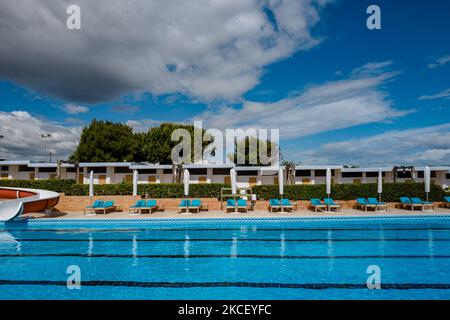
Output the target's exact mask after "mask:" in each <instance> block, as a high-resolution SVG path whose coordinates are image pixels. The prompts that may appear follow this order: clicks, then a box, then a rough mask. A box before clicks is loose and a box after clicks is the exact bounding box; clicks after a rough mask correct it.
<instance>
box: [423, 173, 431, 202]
mask: <svg viewBox="0 0 450 320" xmlns="http://www.w3.org/2000/svg"><path fill="white" fill-rule="evenodd" d="M423 177H424V182H425V193H426V194H427V202H428V193H429V192H430V186H431V171H430V167H429V166H426V167H425V171H424V173H423Z"/></svg>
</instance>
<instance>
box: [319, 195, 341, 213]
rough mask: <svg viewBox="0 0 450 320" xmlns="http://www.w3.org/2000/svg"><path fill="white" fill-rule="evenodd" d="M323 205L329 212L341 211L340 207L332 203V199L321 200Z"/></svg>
mask: <svg viewBox="0 0 450 320" xmlns="http://www.w3.org/2000/svg"><path fill="white" fill-rule="evenodd" d="M323 203H324V204H325V206H327V208H329V209H330V210H333V209H335V210H336V211H340V210H341V205H340V204H337V203H335V202H334V201H333V199H332V198H324V199H323Z"/></svg>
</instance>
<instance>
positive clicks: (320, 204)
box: [310, 199, 324, 206]
mask: <svg viewBox="0 0 450 320" xmlns="http://www.w3.org/2000/svg"><path fill="white" fill-rule="evenodd" d="M310 201H311V204H312V205H313V206H323V205H324V204H323V203H322V202H321V201H320V199H311V200H310Z"/></svg>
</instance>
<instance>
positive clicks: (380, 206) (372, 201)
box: [367, 198, 387, 211]
mask: <svg viewBox="0 0 450 320" xmlns="http://www.w3.org/2000/svg"><path fill="white" fill-rule="evenodd" d="M367 202H368V203H370V204H374V205H376V209H377V210H378V209H383V208H384V210H381V211H387V204H386V203H384V202H379V201H378V200H377V199H376V198H367Z"/></svg>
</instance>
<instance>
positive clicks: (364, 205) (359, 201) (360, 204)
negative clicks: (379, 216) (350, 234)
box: [356, 198, 377, 211]
mask: <svg viewBox="0 0 450 320" xmlns="http://www.w3.org/2000/svg"><path fill="white" fill-rule="evenodd" d="M356 207H357V208H360V209H364V211H367V209H369V208H373V209H374V210H376V208H377V206H376V205H375V204H372V203H369V201H368V200H367V199H366V198H356Z"/></svg>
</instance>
